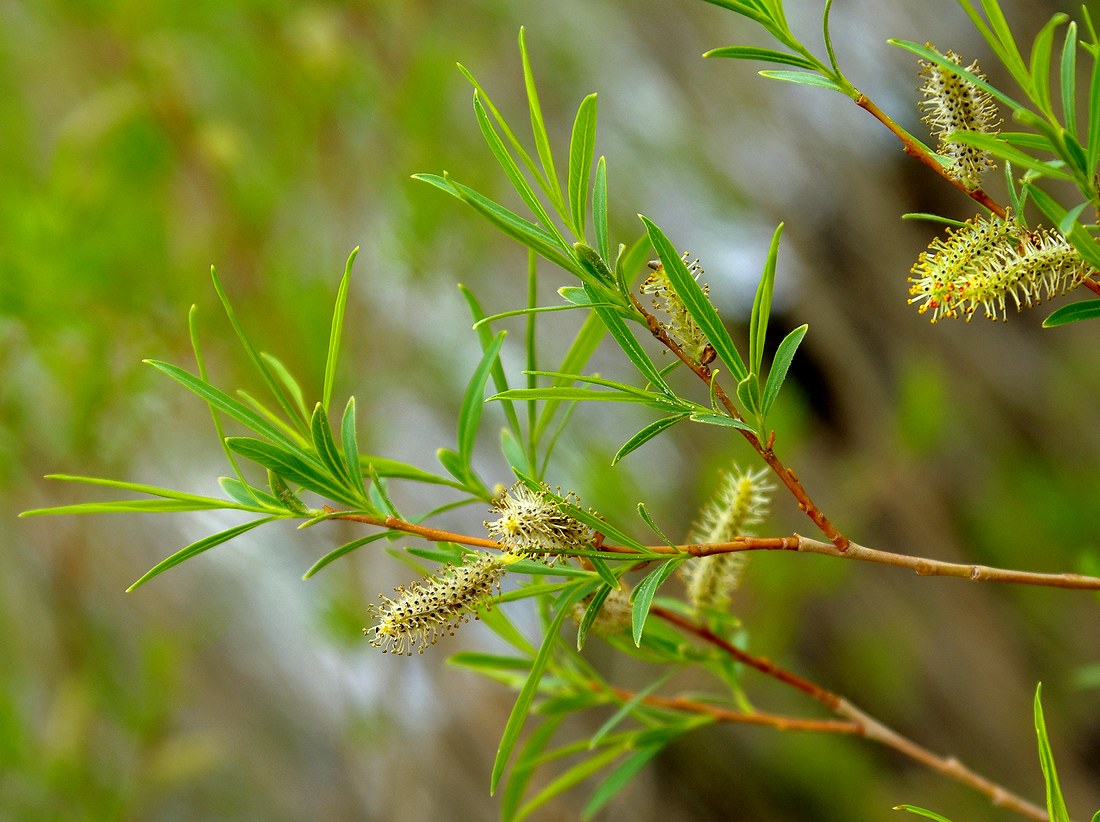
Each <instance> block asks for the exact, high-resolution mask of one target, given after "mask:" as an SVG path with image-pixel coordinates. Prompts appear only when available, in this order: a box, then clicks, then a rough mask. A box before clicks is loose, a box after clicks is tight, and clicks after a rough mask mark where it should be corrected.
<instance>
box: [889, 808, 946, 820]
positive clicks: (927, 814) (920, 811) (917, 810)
mask: <svg viewBox="0 0 1100 822" xmlns="http://www.w3.org/2000/svg"><path fill="white" fill-rule="evenodd" d="M894 810H895V811H909V813H915V814H916V815H917V816H923V817H925V818H926V819H931V820H932V822H951V820H950V819H948V818H947V817H946V816H940V815H939V814H938V813H936V812H935V811H928V810H925V809H924V808H918V807H917V806H916V805H895V806H894Z"/></svg>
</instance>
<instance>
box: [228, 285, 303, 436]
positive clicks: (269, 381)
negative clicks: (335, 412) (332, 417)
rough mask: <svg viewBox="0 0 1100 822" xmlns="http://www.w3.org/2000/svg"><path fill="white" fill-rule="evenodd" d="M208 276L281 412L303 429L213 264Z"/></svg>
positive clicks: (301, 419)
mask: <svg viewBox="0 0 1100 822" xmlns="http://www.w3.org/2000/svg"><path fill="white" fill-rule="evenodd" d="M210 278H211V279H212V280H213V281H214V290H215V291H216V292H217V294H218V299H220V300H221V303H222V307H223V308H224V309H225V314H226V316H227V317H228V318H229V324H230V325H232V326H233V330H234V331H235V332H236V334H237V339H238V340H239V341H240V343H241V347H242V348H244V350H245V353H246V354H247V355H248V359H249V360H250V361H251V362H252V365H253V366H254V367H255V369H256V370H257V371H259V372H260V376H261V377H263V380H264V383H265V384H266V385H267V387H268V389H270V391H271V393H272V394H273V395H274V397H275V399H276V400H277V401H278V403H279V406H280V407H281V408H282V409H283V412H284V413H285V414H286V415H287V417H288V418H289V419H290V420H291V421H292V422H293V423H294V425H295V427H296V428H297V429H298V430H302V431H304V430H305V427H306V420H305V419H304V418H303V417H301V416H299V415H298V414H297V413H295V408H294V401H293V400H292V398H291V397H290V396H289V395H288V394H287V392H286V390H285V389H284V388H283V387H282V385H280V384H279V381H278V380H276V379H275V377H274V376H273V375H272V373H271V369H270V368H268V367H267V364H266V363H265V362H264V360H263V358H262V357H261V356H260V354H259V352H258V351H257V350H256V347H255V346H254V345H252V341H251V340H250V339H249V338H248V335H247V334H245V331H244V326H243V325H241V321H240V320H239V319H238V318H237V312H236V311H234V309H233V305H232V303H230V302H229V296H228V295H227V294H226V292H225V289H224V288H223V287H222V283H221V280H220V279H219V278H218V272H217V271H216V270H215V269H214V267H213V266H211V267H210Z"/></svg>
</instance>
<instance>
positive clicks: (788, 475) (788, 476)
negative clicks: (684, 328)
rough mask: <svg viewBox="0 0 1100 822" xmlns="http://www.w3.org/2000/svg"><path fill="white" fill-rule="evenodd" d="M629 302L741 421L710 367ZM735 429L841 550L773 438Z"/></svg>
mask: <svg viewBox="0 0 1100 822" xmlns="http://www.w3.org/2000/svg"><path fill="white" fill-rule="evenodd" d="M630 301H631V302H632V303H633V304H634V308H636V309H637V310H638V311H639V312H640V313H641V315H642V316H643V317H645V321H646V325H648V326H649V331H650V333H651V334H652V335H653V336H654V337H655V338H656V339H657V340H658V341H659V342H660V343H661V344H662V345H664V346H665V347H666V348H668V350H669V351H671V352H672V353H673V354H675V355H676V356H677V357H678V358H679V359H680V361H681V362H683V363H684V365H686V366H687V367H688V368H690V369H691V370H692V372H694V373H695V375H696V376H697V377H698V378H699V379H700V380H702V381H703V383H704V384H705V385H706V386H707V387H708V389H709V390H712V391H713V392H714V396H715V397H716V398H717V399H718V401H719V402H720V403H722V406H723V407H724V408H725V409H726V412H727V413H728V414H729V415H730V416H731V417H732V418H733V419H735V420H739V421H741V422H744V418H743V417H742V416H741V412H740V411H738V409H737V406H736V405H734V403H733V401H732V400H731V399H730V398H729V395H728V394H726V392H725V390H723V388H722V386H721V385H720V384H719V383H718V381H717V380H716V379H714V375H713V374H712V373H711V370H710V368H708V367H707V366H706V365H703V364H701V363H698V362H695V361H694V360H693V359H692V358H691V357H689V356H687V354H685V353H684V351H683V349H682V348H680V346H679V345H677V343H676V341H675V340H673V339H672V337H670V336H669V334H668V332H667V331H666V330H665V329H664V327H663V326H662V325H661V323H660V321H659V320H658V319H657V318H656V317H655V316H653V314H651V313H650V312H649V311H647V310H646V308H645V306H643V305H642V303H641V301H640V300H639V299H638V298H637V297H636V296H635V295H634V294H633V293H632V294H631V295H630ZM737 430H738V431H739V432H740V433H741V435H742V436H743V437H744V438H745V440H746V441H747V442H748V443H749V445H751V446H752V447H753V448H754V449H755V450H756V452H757V453H758V454H760V456H761V457H763V459H764V461H765V462H766V463H767V464H768V466H769V467H770V468H771V469H772V471H774V472H775V475H776V476H777V477H779V480H780V482H782V483H783V484H784V485H785V486H787V490H789V491H790V492H791V494H792V495H793V496H794V498H795V499H796V500H797V501H798V507H799V509H801V510H802V511H804V512H805V513H806V516H808V517H809V518H810V519H811V520H812V521H813V523H814V525H816V526H817V527H818V528H820V529H821V532H822V533H823V534H825V536H827V537H828V538H829V539H830V540H832V542H833V544H834V545H836V547H837V549H838V550H840V551H844V550H845V549H846V548H847V546H848V538H847V537H846V536H844V535H843V534H841V533H840V531H839V529H837V527H836V526H835V525H833V523H832V522H830V521H829V518H828V517H827V516H825V513H824V512H823V511H822V510H821V509H820V508H818V507H817V505H815V504H814V501H813V500H812V499H810V495H809V494H808V493H807V492H806V489H805V488H804V487H803V485H802V483H801V481H800V480H799V479H798V476H797V475H796V474H795V472H794V471H793V470H792V469H790V468H788V467H786V466H785V465H784V464H783V463H782V462H781V461H780V459H779V457H777V456H776V454H775V451H774V450H773V449H772V440H774V437H773V438H772V439H771V440H768V442H767V443H762V442H760V439H759V437H757V436H756V435H755V434H754V433H752V432H751V431H746V430H744V429H743V428H738V429H737Z"/></svg>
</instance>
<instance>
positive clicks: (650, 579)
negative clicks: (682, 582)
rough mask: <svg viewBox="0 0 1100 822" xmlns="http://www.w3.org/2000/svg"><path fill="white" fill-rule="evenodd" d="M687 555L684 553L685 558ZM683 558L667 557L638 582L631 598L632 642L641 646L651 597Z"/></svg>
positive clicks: (651, 602)
mask: <svg viewBox="0 0 1100 822" xmlns="http://www.w3.org/2000/svg"><path fill="white" fill-rule="evenodd" d="M686 556H687V555H685V558H686ZM682 562H683V559H669V560H666V561H665V562H662V563H661V564H660V565H658V566H657V569H656V570H655V571H653V572H652V573H650V574H649V576H647V577H646V578H645V579H643V580H642V581H641V582H640V583H638V587H637V588H635V589H634V593H633V596H632V597H631V599H632V600H633V603H634V609H633V611H632V613H631V619H630V622H631V625H632V630H633V635H634V644H635V645H636V646H638V647H641V644H642V633H643V632H644V631H645V623H646V619H647V618H648V617H649V609H650V606H651V605H653V597H654V595H655V594H656V593H657V589H658V588H660V587H661V586H662V585H663V584H664V582H665V580H666V579H668V578H669V577H670V576H672V573H673V572H674V571H675V570H676V569H677V568H678V567H679V566H680V563H682Z"/></svg>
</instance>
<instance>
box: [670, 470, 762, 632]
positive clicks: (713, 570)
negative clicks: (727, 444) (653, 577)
mask: <svg viewBox="0 0 1100 822" xmlns="http://www.w3.org/2000/svg"><path fill="white" fill-rule="evenodd" d="M767 474H768V471H767V469H766V468H761V469H758V470H755V471H748V470H743V469H741V468H739V467H737V466H736V465H735V466H734V469H733V471H730V472H723V474H722V475H721V478H720V480H719V483H718V488H717V489H716V490H715V492H714V495H713V496H712V497H711V499H710V500H709V501H708V502H707V504H706V505H704V506H703V509H702V510H701V511H700V513H699V518H698V519H697V520H696V522H695V523H694V524H693V525H692V527H691V531H690V532H689V533H688V542H690V543H698V544H706V543H712V542H730V541H732V540H733V539H734V537H737V536H752V535H753V533H752V526H753V525H757V524H759V523H760V522H763V520H764V518H765V517H766V516H767V513H768V504H769V502H770V499H771V494H772V492H773V491H774V490H775V485H774V484H773V483H771V482H769V481H767V480H766V479H765V477H766V476H767ZM747 563H748V556H747V554H746V553H745V552H743V551H731V552H729V553H725V554H714V555H711V556H705V557H699V558H698V559H696V560H693V561H691V562H687V563H685V564H684V565H683V566H681V574H682V576H683V577H684V582H685V583H686V585H687V589H688V597H689V599H690V601H691V604H692V605H694V606H695V608H696V609H698V610H701V611H702V610H709V611H720V610H723V609H725V608H726V607H727V606H728V605H729V602H730V598H731V596H732V594H733V592H734V591H735V590H736V589H737V588H738V587H739V586H740V584H741V578H742V575H743V574H744V571H745V566H746V564H747Z"/></svg>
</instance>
